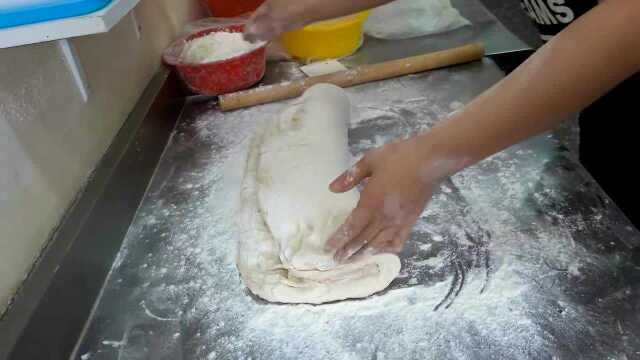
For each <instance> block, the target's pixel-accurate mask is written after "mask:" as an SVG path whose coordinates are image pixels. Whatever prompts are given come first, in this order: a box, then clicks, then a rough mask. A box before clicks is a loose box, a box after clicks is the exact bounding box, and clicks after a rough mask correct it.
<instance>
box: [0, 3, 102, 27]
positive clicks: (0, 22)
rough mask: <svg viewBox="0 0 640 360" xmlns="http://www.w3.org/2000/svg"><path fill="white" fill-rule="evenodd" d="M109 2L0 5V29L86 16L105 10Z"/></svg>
mask: <svg viewBox="0 0 640 360" xmlns="http://www.w3.org/2000/svg"><path fill="white" fill-rule="evenodd" d="M111 1H113V0H40V1H38V0H36V1H33V0H31V1H29V0H25V1H24V4H20V2H17V3H16V2H15V1H14V2H13V5H7V6H3V5H2V4H0V29H4V28H10V27H16V26H21V25H28V24H35V23H39V22H45V21H51V20H58V19H64V18H70V17H75V16H81V15H86V14H89V13H92V12H95V11H98V10H101V9H103V8H105V7H106V6H107V5H109V3H111ZM1 2H2V1H0V3H1Z"/></svg>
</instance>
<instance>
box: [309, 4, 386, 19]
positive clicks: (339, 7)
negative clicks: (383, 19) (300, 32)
mask: <svg viewBox="0 0 640 360" xmlns="http://www.w3.org/2000/svg"><path fill="white" fill-rule="evenodd" d="M391 1H393V0H351V1H344V0H323V1H318V0H307V1H302V2H301V3H304V4H305V11H304V13H305V14H306V22H307V23H312V22H316V21H321V20H327V19H333V18H337V17H340V16H345V15H350V14H354V13H357V12H359V11H363V10H367V9H371V8H374V7H378V6H380V5H384V4H386V3H390V2H391Z"/></svg>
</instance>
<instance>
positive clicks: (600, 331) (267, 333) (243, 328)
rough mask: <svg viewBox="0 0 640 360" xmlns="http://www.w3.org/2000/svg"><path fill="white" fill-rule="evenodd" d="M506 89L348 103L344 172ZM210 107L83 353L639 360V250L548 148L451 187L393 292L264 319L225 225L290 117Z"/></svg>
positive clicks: (142, 227) (172, 167) (131, 245)
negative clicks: (630, 258)
mask: <svg viewBox="0 0 640 360" xmlns="http://www.w3.org/2000/svg"><path fill="white" fill-rule="evenodd" d="M487 74H490V75H491V74H493V75H492V76H488V75H487ZM498 77H499V74H498V73H492V72H491V71H489V72H488V73H487V72H475V73H473V74H472V76H470V77H468V78H465V77H460V76H457V75H456V74H455V73H450V72H448V71H447V70H444V71H441V72H436V73H433V74H429V75H424V76H421V77H420V76H413V77H405V78H401V79H396V80H392V81H388V82H384V83H378V84H370V85H365V86H359V87H356V88H353V89H349V90H348V93H349V95H350V98H351V100H352V103H353V104H354V105H355V109H354V119H353V121H352V128H351V129H350V148H351V150H352V152H353V155H354V158H358V157H359V156H361V155H362V154H363V153H364V152H366V151H367V150H370V149H372V148H373V147H375V146H377V145H379V144H384V143H388V142H390V141H393V140H394V139H397V138H401V137H405V136H408V135H410V134H413V133H415V132H417V131H422V130H427V129H429V128H431V127H433V126H434V125H435V124H436V123H437V122H438V121H440V119H442V118H444V117H446V116H447V114H449V113H450V112H451V111H452V108H457V107H458V106H457V105H456V106H450V104H452V103H454V102H460V103H466V102H468V100H469V99H470V98H471V97H473V96H474V95H475V94H476V93H477V91H478V87H479V86H481V87H482V88H486V87H488V86H489V85H490V84H491V83H492V82H493V81H495V80H496V79H497V78H498ZM447 87H451V88H454V89H458V90H457V91H449V92H448V91H445V90H446V88H447ZM429 89H438V91H435V90H429ZM443 89H445V90H443ZM474 89H475V90H474ZM447 94H449V95H447ZM208 106H209V105H200V106H196V105H192V107H191V109H190V111H189V112H187V113H186V114H185V115H184V118H183V120H182V122H181V124H180V126H179V128H178V129H177V131H176V134H175V136H174V137H173V139H172V142H171V144H170V145H169V148H168V150H167V152H166V153H165V154H164V157H163V159H162V163H161V165H160V168H159V169H158V172H157V173H156V175H155V177H154V182H153V184H152V186H151V187H150V189H149V192H148V194H147V198H146V199H145V201H144V203H143V205H142V206H141V208H140V210H139V212H138V214H137V216H136V219H135V221H134V225H133V226H132V227H131V229H130V231H129V233H128V235H127V239H126V243H125V245H124V248H123V250H122V252H121V254H120V257H119V261H118V262H117V263H116V265H115V267H114V269H113V270H112V273H111V275H110V278H109V282H108V284H107V287H106V290H105V291H104V295H103V298H102V299H101V303H100V305H99V306H98V308H97V310H96V318H99V319H109V321H108V322H106V323H103V322H100V325H99V328H93V327H92V329H93V331H92V334H93V335H92V336H91V337H89V338H87V339H85V343H84V344H83V347H82V349H83V352H84V353H86V354H92V359H93V358H101V359H102V358H109V359H111V358H114V359H115V358H120V359H137V358H144V357H143V356H147V358H172V359H173V358H181V359H550V358H557V359H573V358H593V359H602V358H615V359H618V358H620V359H623V358H629V359H630V358H637V357H638V356H640V353H638V350H637V349H640V340H638V336H637V334H638V332H637V329H639V328H640V327H638V325H639V324H638V320H637V319H634V318H632V317H629V316H624V313H621V312H619V309H622V308H625V309H626V308H629V307H632V306H634V305H633V304H635V302H633V300H632V299H634V298H637V296H638V291H639V290H638V286H636V287H633V286H622V285H620V284H623V283H624V281H627V280H625V279H627V276H631V275H632V274H635V273H634V272H633V271H632V268H630V267H628V265H626V264H627V262H626V258H625V255H624V254H625V252H624V251H625V249H626V245H625V244H624V241H627V242H628V241H637V237H634V236H631V235H632V233H631V232H630V230H628V229H626V226H627V225H628V224H626V223H625V222H620V224H618V220H613V219H619V218H620V217H619V215H618V213H617V212H616V211H617V210H615V209H612V208H611V206H610V204H609V203H608V202H607V201H606V200H605V199H601V198H600V197H601V196H600V195H598V194H599V193H597V192H596V191H594V189H593V188H591V186H593V185H592V184H591V181H590V179H588V178H587V177H585V175H584V173H583V172H582V170H581V169H579V168H578V167H577V166H576V165H575V164H574V163H573V162H572V161H571V159H570V158H569V157H566V156H565V154H564V153H563V151H562V150H561V149H560V145H559V144H558V143H557V142H555V140H554V139H553V138H550V137H546V136H544V137H540V138H537V139H534V140H532V141H530V142H527V143H525V144H522V145H520V146H518V147H514V148H512V149H509V150H507V151H505V152H503V153H501V154H498V155H496V156H494V157H492V158H490V159H488V160H486V161H484V162H482V163H480V164H478V165H476V166H474V167H472V168H470V169H468V170H466V171H464V172H462V173H459V174H457V175H455V176H453V177H452V178H451V179H447V180H446V181H445V182H444V183H443V184H442V186H441V189H440V190H439V191H438V192H436V194H435V195H434V197H433V199H432V201H431V202H430V204H429V206H428V207H427V209H426V210H425V212H424V213H423V214H422V216H421V217H420V219H419V220H418V223H417V224H416V226H415V229H414V232H413V234H412V236H411V239H410V241H409V242H408V244H407V246H406V247H405V249H404V251H403V253H402V254H401V258H402V259H403V270H402V273H401V275H400V276H399V277H398V278H397V279H396V280H395V281H394V282H393V283H392V284H391V286H390V288H389V289H387V290H386V291H384V292H382V293H380V294H378V295H374V296H371V297H369V298H367V299H364V300H351V301H342V302H337V303H331V304H326V305H319V306H311V305H280V304H269V303H266V302H264V301H262V300H260V299H257V298H255V297H253V296H251V295H250V293H249V292H248V291H247V290H246V289H245V288H244V285H243V284H242V282H241V280H240V277H239V274H238V271H237V269H236V264H235V251H236V243H237V239H238V237H239V236H242V234H241V232H239V231H238V229H236V228H235V226H234V223H235V219H234V217H235V215H234V208H235V204H236V201H237V199H236V195H237V193H238V191H239V189H238V186H239V184H240V181H238V180H239V177H240V176H241V174H242V164H243V163H244V160H243V159H244V156H246V155H245V154H246V149H247V139H248V138H249V137H250V136H251V134H252V133H253V131H254V129H255V127H256V126H259V125H260V124H261V122H262V121H264V120H266V119H268V118H269V117H270V116H273V115H274V114H276V113H277V112H278V111H280V110H281V109H282V108H283V107H284V106H286V103H280V104H270V105H266V106H260V107H255V108H250V109H244V110H240V111H235V112H232V113H227V114H225V115H224V116H222V115H221V114H220V113H219V112H217V111H216V110H214V109H211V108H209V107H208ZM336 175H338V174H336ZM599 196H600V197H599ZM621 239H624V241H623V240H621ZM638 278H640V277H638ZM635 306H638V305H635ZM638 311H640V309H638ZM621 329H622V330H621ZM634 329H635V330H634ZM612 334H617V335H612ZM102 339H123V342H122V344H121V346H119V347H118V348H113V347H111V346H108V345H106V344H101V343H100V340H102ZM585 349H589V351H588V352H585ZM93 354H95V355H93Z"/></svg>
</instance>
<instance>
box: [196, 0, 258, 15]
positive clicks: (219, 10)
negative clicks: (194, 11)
mask: <svg viewBox="0 0 640 360" xmlns="http://www.w3.org/2000/svg"><path fill="white" fill-rule="evenodd" d="M264 1H265V0H205V1H204V3H205V4H206V5H207V7H208V8H209V11H211V14H212V15H213V16H214V17H234V16H239V15H243V14H246V13H250V12H253V11H254V10H255V9H257V8H258V7H260V5H262V3H263V2H264Z"/></svg>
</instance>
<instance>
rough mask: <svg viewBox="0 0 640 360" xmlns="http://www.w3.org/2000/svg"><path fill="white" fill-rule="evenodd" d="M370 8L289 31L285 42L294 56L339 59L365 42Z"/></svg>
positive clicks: (288, 50) (351, 52)
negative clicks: (364, 28) (365, 30)
mask: <svg viewBox="0 0 640 360" xmlns="http://www.w3.org/2000/svg"><path fill="white" fill-rule="evenodd" d="M369 13H370V12H369V11H363V12H360V13H357V14H353V15H349V16H345V17H341V18H337V19H333V20H327V21H321V22H317V23H314V24H311V25H308V26H306V27H304V28H302V29H300V30H295V31H291V32H288V33H285V34H284V35H283V36H282V39H281V40H282V45H283V46H284V48H285V50H286V51H287V52H288V53H289V54H290V55H291V56H293V57H296V58H298V59H301V60H304V61H311V60H324V59H336V58H341V57H344V56H347V55H351V54H353V53H354V52H356V50H358V48H359V47H360V45H362V33H363V29H362V28H363V26H364V22H365V21H366V20H367V17H369Z"/></svg>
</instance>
